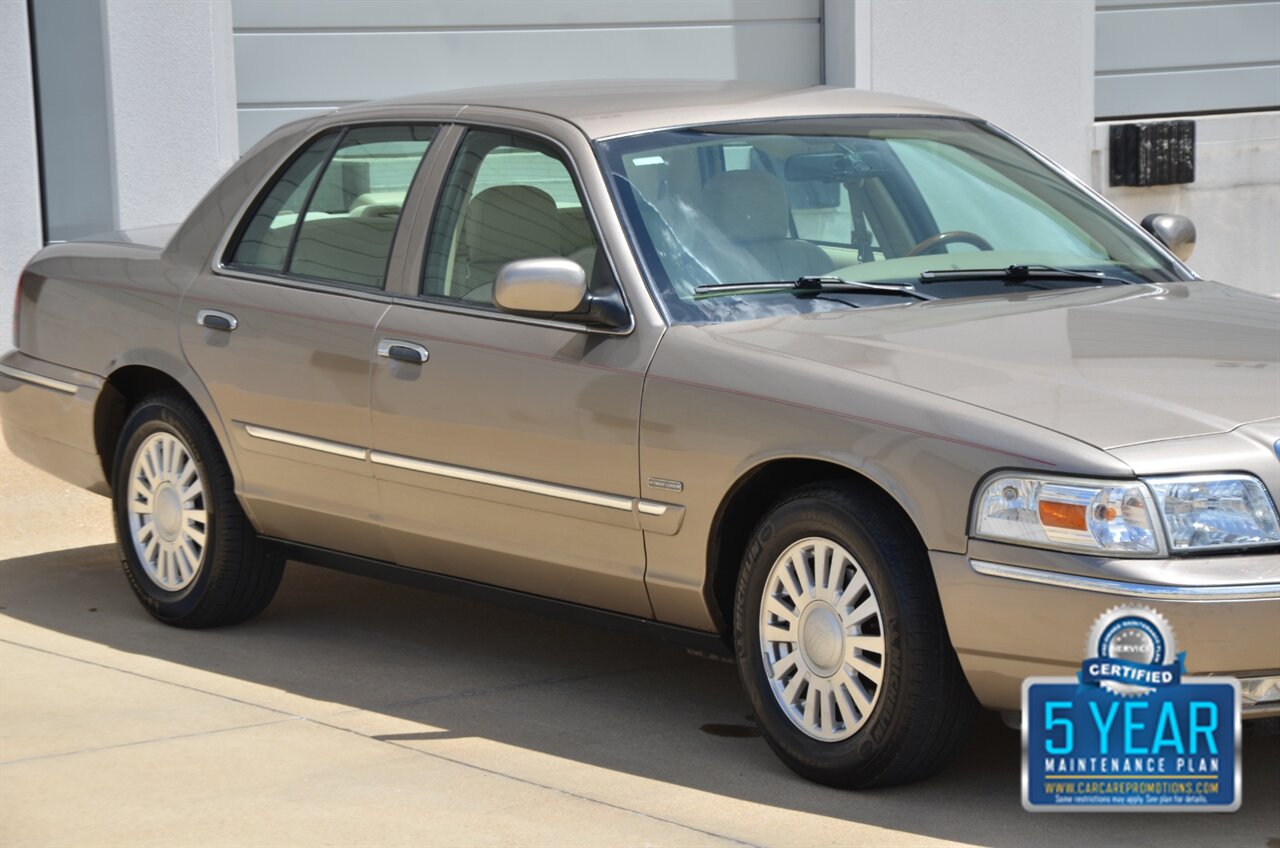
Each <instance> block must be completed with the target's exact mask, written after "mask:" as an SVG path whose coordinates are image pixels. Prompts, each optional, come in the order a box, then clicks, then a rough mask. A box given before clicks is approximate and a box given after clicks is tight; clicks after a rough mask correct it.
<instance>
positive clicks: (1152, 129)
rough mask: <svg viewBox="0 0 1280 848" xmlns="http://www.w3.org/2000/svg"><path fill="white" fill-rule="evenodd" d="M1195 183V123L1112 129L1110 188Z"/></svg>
mask: <svg viewBox="0 0 1280 848" xmlns="http://www.w3.org/2000/svg"><path fill="white" fill-rule="evenodd" d="M1195 181H1196V122H1195V121H1156V122H1152V123H1142V124H1113V125H1112V127H1111V184H1112V185H1113V186H1158V185H1175V184H1177V183H1193V182H1195Z"/></svg>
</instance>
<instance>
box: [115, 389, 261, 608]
mask: <svg viewBox="0 0 1280 848" xmlns="http://www.w3.org/2000/svg"><path fill="white" fill-rule="evenodd" d="M113 476H114V479H113V485H112V492H113V502H114V511H115V526H116V538H117V540H118V542H119V546H120V558H121V562H122V564H123V566H124V572H125V575H126V576H127V577H128V579H129V585H130V586H131V587H132V588H133V591H134V594H135V595H136V596H137V597H138V600H139V601H141V602H142V605H143V606H144V607H145V608H146V610H147V611H148V612H149V613H151V614H152V615H153V616H155V617H156V618H157V619H159V620H161V621H163V622H165V623H166V624H173V625H176V626H179V627H212V626H215V625H219V624H233V623H235V622H239V621H244V620H246V619H249V618H252V617H253V616H255V615H257V614H258V613H259V612H261V611H262V610H263V609H264V608H265V607H266V605H267V604H268V603H270V601H271V598H272V596H273V595H274V594H275V591H276V588H277V587H278V586H279V585H280V577H281V575H282V573H283V570H284V559H283V557H282V556H281V555H280V554H279V553H278V552H277V551H276V550H275V549H274V548H273V546H271V545H270V544H268V543H267V542H265V541H263V540H262V539H260V538H259V537H258V535H257V533H256V532H255V531H254V529H253V527H252V525H250V523H249V520H248V518H247V517H246V516H245V514H244V511H243V510H242V509H241V508H240V504H239V502H238V501H237V500H236V496H235V488H234V483H233V482H232V477H231V471H230V469H229V468H228V466H227V461H226V459H225V457H223V455H222V451H221V449H220V448H219V447H218V443H217V441H216V440H215V439H214V436H213V432H212V430H211V429H210V428H209V425H208V423H207V422H206V421H205V420H204V417H203V416H202V415H201V414H200V411H199V410H198V409H197V408H196V407H195V405H194V404H192V403H191V401H190V400H188V399H187V398H185V397H182V396H180V395H177V394H168V393H165V394H158V395H152V396H151V397H148V398H147V399H145V400H144V401H142V403H140V404H139V405H138V406H137V407H135V408H134V409H133V411H132V412H131V413H130V414H129V417H128V419H127V420H126V421H125V424H124V429H123V432H122V433H121V436H120V442H119V444H118V447H117V450H116V457H115V473H114V475H113Z"/></svg>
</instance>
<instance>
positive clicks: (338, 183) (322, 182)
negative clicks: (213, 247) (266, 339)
mask: <svg viewBox="0 0 1280 848" xmlns="http://www.w3.org/2000/svg"><path fill="white" fill-rule="evenodd" d="M434 131H435V128H434V127H425V126H416V125H395V126H372V127H353V128H350V129H347V130H343V131H340V132H335V133H329V134H326V135H322V136H320V137H319V138H317V139H315V140H314V141H313V142H311V144H310V145H309V146H308V147H307V148H306V149H305V150H303V151H302V153H300V154H299V155H298V156H296V157H295V158H294V159H293V161H292V162H290V163H289V164H288V165H286V166H285V167H284V169H282V170H281V172H280V175H279V177H277V178H276V181H275V183H274V184H273V185H272V187H271V189H270V190H269V191H268V192H267V193H266V195H264V196H263V198H262V200H261V202H260V203H259V204H258V206H257V208H256V209H254V211H253V213H252V215H251V217H250V218H249V221H248V223H247V224H246V225H245V227H244V229H243V231H242V234H241V236H240V239H239V241H238V242H237V243H236V245H235V247H234V248H233V250H232V251H231V254H230V260H229V262H228V264H229V265H231V266H233V267H236V268H243V269H245V270H252V271H261V272H266V273H270V274H286V275H289V276H295V277H304V278H307V279H314V280H321V281H324V282H333V283H340V284H346V285H355V286H362V287H367V288H380V287H382V286H383V285H384V284H385V282H386V272H387V259H388V258H389V257H390V255H391V242H392V239H393V238H394V236H395V230H396V225H397V223H398V222H399V220H400V213H401V210H402V209H403V207H404V200H405V196H406V195H407V194H408V193H409V187H410V185H412V183H413V178H414V175H415V174H416V173H417V171H418V166H419V164H420V163H421V162H422V157H423V156H424V155H425V154H426V151H427V147H428V145H429V144H430V142H431V137H432V135H433V133H434Z"/></svg>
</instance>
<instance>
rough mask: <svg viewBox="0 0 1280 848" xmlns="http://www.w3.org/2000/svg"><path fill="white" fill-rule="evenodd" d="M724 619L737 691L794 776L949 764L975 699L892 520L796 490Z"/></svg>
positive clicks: (912, 549) (759, 546)
mask: <svg viewBox="0 0 1280 848" xmlns="http://www.w3.org/2000/svg"><path fill="white" fill-rule="evenodd" d="M734 613H735V615H734V625H735V626H734V630H735V634H734V635H735V643H736V652H737V660H738V669H739V673H740V675H741V677H742V682H743V685H744V687H745V688H746V691H747V696H748V698H749V699H750V701H751V704H752V707H753V708H754V709H755V712H756V716H757V718H758V720H759V724H760V728H761V731H762V733H763V735H764V737H765V739H766V741H768V743H769V745H770V746H771V747H772V748H773V749H774V751H775V752H776V753H777V754H778V756H779V757H780V758H781V759H782V760H783V762H784V763H786V764H787V765H788V766H789V767H790V768H791V769H793V770H794V771H796V772H797V773H798V774H800V775H802V776H804V777H806V778H809V779H810V780H814V781H817V782H819V783H825V784H828V785H831V786H839V787H846V788H866V787H872V786H885V785H892V784H898V783H908V782H911V781H913V780H919V779H921V778H924V777H926V776H928V775H930V774H933V773H935V772H937V771H938V770H940V769H941V768H943V767H944V766H945V765H946V764H947V763H948V762H950V760H951V759H952V757H953V756H954V754H955V752H956V750H957V749H958V747H959V745H960V743H961V742H962V741H963V739H964V737H965V734H966V731H967V730H968V728H969V725H970V722H971V720H972V717H973V714H974V712H975V710H976V702H975V700H974V698H973V694H972V693H971V692H970V690H969V686H968V683H967V682H966V681H965V679H964V674H963V672H962V670H961V669H960V665H959V661H958V660H957V659H956V656H955V651H954V650H953V649H952V647H951V643H950V640H949V639H948V637H947V632H946V627H945V624H944V623H943V619H942V610H941V607H940V605H939V603H938V597H937V590H936V587H935V585H934V583H933V577H932V573H931V570H930V567H929V562H928V558H927V555H926V553H925V551H924V550H923V549H922V546H921V545H920V543H919V541H918V539H917V538H916V537H915V535H914V531H913V530H911V528H909V527H908V526H906V525H905V522H904V520H903V519H901V518H900V517H899V516H898V515H897V514H896V513H894V512H893V511H891V510H890V509H888V508H886V507H884V506H883V505H881V504H879V503H877V502H875V501H874V500H871V499H868V498H865V497H861V496H859V495H857V494H856V493H855V492H853V491H852V490H851V489H849V488H847V487H844V486H841V485H838V484H822V485H815V486H809V487H805V488H803V489H801V490H798V491H797V492H795V493H793V494H792V495H791V496H789V497H787V498H786V499H784V500H783V501H782V502H781V503H779V504H778V505H777V506H775V507H774V509H773V510H772V511H771V512H770V513H769V514H768V515H767V516H766V517H765V518H764V520H763V521H762V522H761V523H760V525H759V527H758V528H756V530H755V532H754V534H753V536H752V538H751V541H750V543H749V544H748V546H747V553H746V556H745V558H744V561H743V565H742V570H741V572H740V574H739V578H738V588H737V595H736V601H735V608H734Z"/></svg>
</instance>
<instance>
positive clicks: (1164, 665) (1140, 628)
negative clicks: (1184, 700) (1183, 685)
mask: <svg viewBox="0 0 1280 848" xmlns="http://www.w3.org/2000/svg"><path fill="white" fill-rule="evenodd" d="M1084 649H1085V656H1086V657H1088V658H1089V659H1086V660H1085V661H1084V662H1083V663H1082V664H1081V666H1080V682H1081V683H1093V684H1098V685H1100V686H1101V687H1102V688H1103V689H1106V690H1107V691H1108V692H1114V693H1116V694H1117V695H1149V694H1151V692H1152V691H1154V690H1155V689H1156V688H1158V687H1160V686H1172V685H1174V684H1176V683H1178V682H1179V681H1180V680H1181V679H1182V675H1183V673H1184V662H1185V660H1186V654H1178V655H1177V656H1176V657H1175V659H1174V661H1173V662H1169V659H1168V658H1169V657H1173V656H1174V653H1175V651H1176V648H1175V647H1174V641H1173V627H1172V626H1170V624H1169V622H1168V621H1167V620H1166V619H1165V617H1164V616H1163V615H1161V614H1160V613H1158V612H1156V611H1155V610H1153V609H1151V608H1150V607H1112V608H1111V609H1109V610H1107V611H1106V612H1104V613H1103V614H1102V615H1100V616H1098V620H1097V621H1095V622H1094V623H1093V628H1092V629H1091V630H1090V631H1089V639H1088V640H1087V641H1086V642H1085V646H1084Z"/></svg>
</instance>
